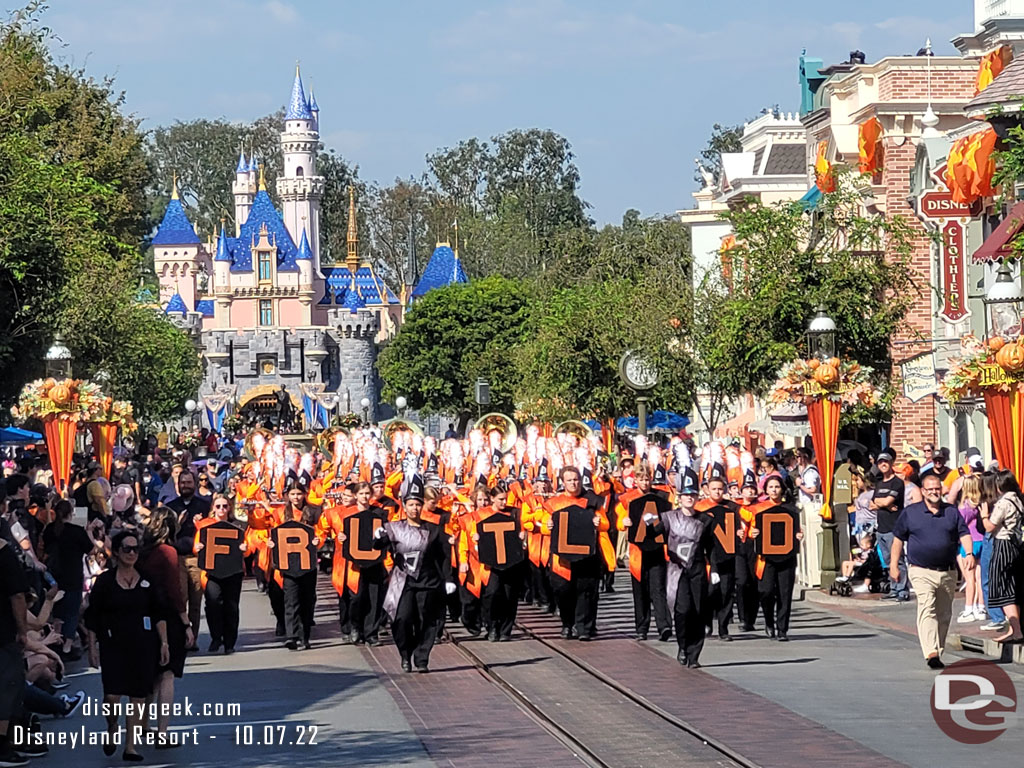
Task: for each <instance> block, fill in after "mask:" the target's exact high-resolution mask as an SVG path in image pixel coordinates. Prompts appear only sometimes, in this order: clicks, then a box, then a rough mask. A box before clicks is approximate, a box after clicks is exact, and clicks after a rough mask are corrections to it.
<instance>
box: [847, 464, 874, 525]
mask: <svg viewBox="0 0 1024 768" xmlns="http://www.w3.org/2000/svg"><path fill="white" fill-rule="evenodd" d="M851 477H852V478H853V488H854V492H855V495H854V497H853V504H851V505H850V508H851V510H852V513H853V531H854V535H855V536H858V535H859V533H860V531H863V530H865V529H866V527H867V526H869V525H870V526H871V528H872V530H874V529H875V528H877V527H878V511H877V510H875V509H874V508H872V506H871V498H872V497H873V496H874V494H875V486H874V483H873V482H872V480H871V478H870V477H869V476H868V475H865V474H862V473H854V474H853V475H851Z"/></svg>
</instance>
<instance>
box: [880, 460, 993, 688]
mask: <svg viewBox="0 0 1024 768" xmlns="http://www.w3.org/2000/svg"><path fill="white" fill-rule="evenodd" d="M921 494H922V495H923V496H924V501H919V502H918V503H916V504H911V505H909V506H907V507H906V508H905V509H904V510H903V512H901V513H900V516H899V518H898V519H897V520H896V525H895V527H894V528H893V536H894V539H893V543H892V558H891V559H890V560H889V573H890V575H891V577H892V578H893V580H896V579H898V578H899V561H900V556H901V555H902V554H903V548H904V545H905V546H906V551H907V562H908V563H909V564H910V567H909V569H908V571H909V574H908V575H909V576H910V583H911V584H912V585H913V587H914V592H915V593H916V594H917V637H918V640H919V641H920V642H921V650H922V651H923V652H924V657H925V660H926V661H927V663H928V666H929V667H930V668H931V669H942V668H943V667H944V666H945V664H943V663H942V659H941V658H939V657H940V656H941V655H942V650H943V646H944V645H945V643H946V633H947V632H948V631H949V621H950V618H951V617H952V615H953V595H954V594H955V593H956V573H957V571H956V556H957V545H960V546H962V547H963V548H964V552H968V553H969V552H971V551H972V549H973V546H972V544H971V533H970V531H968V530H967V524H966V523H965V522H964V519H963V517H962V516H961V515H960V513H959V512H958V511H957V509H956V507H954V506H953V505H952V504H947V503H946V502H945V501H943V499H942V481H941V480H939V478H938V476H937V475H928V476H927V477H925V478H924V479H923V480H922V481H921ZM964 561H965V567H966V568H967V570H969V571H972V570H974V556H973V555H971V554H968V555H967V557H966V558H964Z"/></svg>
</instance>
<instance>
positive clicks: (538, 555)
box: [521, 464, 558, 614]
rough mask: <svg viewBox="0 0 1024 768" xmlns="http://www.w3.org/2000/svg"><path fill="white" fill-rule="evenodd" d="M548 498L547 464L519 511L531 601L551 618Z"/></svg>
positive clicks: (535, 480)
mask: <svg viewBox="0 0 1024 768" xmlns="http://www.w3.org/2000/svg"><path fill="white" fill-rule="evenodd" d="M550 497H551V480H550V478H549V477H548V468H547V464H543V465H542V466H541V467H540V469H539V470H538V473H537V477H536V478H535V479H534V481H533V484H532V487H531V488H530V490H529V491H528V492H527V494H526V499H525V503H524V505H523V509H522V518H521V519H522V524H523V530H524V531H526V542H527V548H526V551H527V556H528V558H529V560H530V577H529V578H530V579H531V580H532V586H533V590H532V591H533V600H534V603H535V604H536V606H537V610H539V611H540V612H541V613H547V614H554V613H555V612H556V611H557V610H558V604H557V603H556V601H555V595H554V592H553V591H552V589H551V579H550V569H549V568H548V563H549V562H550V561H551V529H550V528H547V527H546V525H545V521H547V520H549V519H550V515H549V514H548V512H547V510H546V509H545V506H544V505H545V503H546V502H547V500H548V499H549V498H550Z"/></svg>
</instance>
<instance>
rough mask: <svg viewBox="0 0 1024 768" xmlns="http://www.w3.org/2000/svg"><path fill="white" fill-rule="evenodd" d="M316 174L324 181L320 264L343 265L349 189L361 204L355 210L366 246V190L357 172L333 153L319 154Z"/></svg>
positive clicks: (330, 151) (346, 239)
mask: <svg viewBox="0 0 1024 768" xmlns="http://www.w3.org/2000/svg"><path fill="white" fill-rule="evenodd" d="M316 172H317V173H318V174H320V175H321V176H323V177H324V196H323V199H321V201H320V263H321V264H339V263H340V264H344V263H345V254H346V253H347V252H348V246H347V241H348V188H349V187H350V186H355V187H356V194H357V196H358V198H359V200H360V201H362V204H361V205H360V206H359V208H358V209H357V211H358V213H357V218H358V219H359V222H358V227H359V235H360V240H361V241H364V242H365V239H364V232H365V230H366V223H365V221H366V215H367V212H366V208H367V206H366V202H365V198H364V196H365V194H366V190H367V187H366V185H365V184H363V183H362V182H360V181H359V169H358V168H355V167H352V166H350V165H349V164H348V163H347V162H345V158H343V157H342V156H341V155H339V154H337V153H336V152H335V151H334V150H333V149H330V150H326V151H322V152H320V154H319V155H318V157H317V165H316Z"/></svg>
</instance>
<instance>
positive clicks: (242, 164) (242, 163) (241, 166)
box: [235, 146, 249, 173]
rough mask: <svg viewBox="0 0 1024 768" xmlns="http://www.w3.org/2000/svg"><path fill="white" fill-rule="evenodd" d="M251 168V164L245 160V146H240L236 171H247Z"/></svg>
mask: <svg viewBox="0 0 1024 768" xmlns="http://www.w3.org/2000/svg"><path fill="white" fill-rule="evenodd" d="M248 170H249V164H248V163H247V162H246V160H245V148H244V147H242V146H239V147H238V165H236V166H235V173H246V172H247V171H248Z"/></svg>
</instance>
